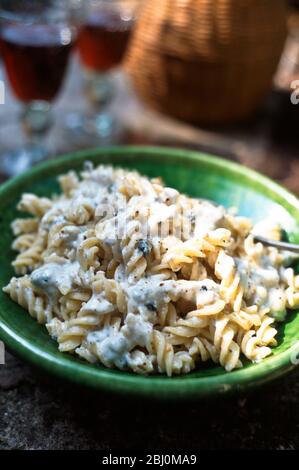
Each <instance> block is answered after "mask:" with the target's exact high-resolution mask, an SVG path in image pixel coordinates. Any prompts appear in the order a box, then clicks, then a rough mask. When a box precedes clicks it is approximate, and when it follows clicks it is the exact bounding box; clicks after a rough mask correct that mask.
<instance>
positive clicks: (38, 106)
mask: <svg viewBox="0 0 299 470" xmlns="http://www.w3.org/2000/svg"><path fill="white" fill-rule="evenodd" d="M20 120H21V124H22V128H23V131H24V133H25V135H26V137H27V140H28V147H29V149H30V154H31V161H32V163H36V162H38V161H40V160H42V159H43V158H45V156H46V154H47V152H46V148H45V146H44V145H43V140H44V138H45V136H46V134H47V132H48V131H49V129H50V128H51V127H52V124H53V117H52V109H51V105H50V104H49V103H48V102H46V101H32V102H30V103H26V104H24V105H23V108H22V110H21V115H20Z"/></svg>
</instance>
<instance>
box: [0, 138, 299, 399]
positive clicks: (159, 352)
mask: <svg viewBox="0 0 299 470" xmlns="http://www.w3.org/2000/svg"><path fill="white" fill-rule="evenodd" d="M0 207H1V219H0V225H1V230H0V233H1V237H0V244H1V250H0V257H1V260H0V261H1V271H0V280H1V293H0V337H1V339H2V340H3V341H4V343H5V344H6V345H7V347H8V348H10V349H11V350H12V351H13V352H15V353H16V354H18V355H20V356H21V357H22V358H24V359H25V360H28V361H30V362H32V363H34V364H36V365H38V366H40V367H41V368H43V369H45V370H46V371H48V372H51V373H54V374H56V375H58V376H60V377H63V378H65V379H67V380H71V381H74V382H77V383H80V384H84V385H87V386H90V387H94V388H98V389H102V390H106V391H110V392H116V393H117V392H119V393H124V394H134V395H141V396H151V397H156V398H162V399H163V398H167V399H174V400H175V399H186V398H191V397H200V396H205V395H209V396H212V395H216V394H220V393H226V392H231V391H236V390H242V389H245V388H250V387H253V386H257V385H261V384H263V383H266V382H268V381H270V380H273V379H275V378H278V377H280V376H282V375H284V374H286V373H287V372H290V371H291V370H293V369H294V368H295V367H296V365H297V363H298V362H299V359H298V358H299V315H297V314H298V311H299V275H298V274H297V264H298V261H297V257H295V256H294V255H292V254H291V253H288V252H283V251H278V250H277V249H276V248H271V247H266V246H263V245H262V244H261V243H256V242H255V239H254V235H260V236H264V237H266V238H270V239H274V240H280V239H282V238H287V239H288V240H290V241H292V242H296V241H299V230H298V223H299V202H298V200H297V199H296V197H295V196H293V195H292V194H290V193H289V192H288V191H287V190H285V189H284V188H282V187H281V186H279V185H278V184H276V183H275V182H273V181H271V180H269V179H267V178H266V177H264V176H262V175H260V174H258V173H256V172H254V171H252V170H249V169H247V168H245V167H242V166H240V165H238V164H236V163H232V162H228V161H226V160H222V159H220V158H217V157H213V156H210V155H206V154H201V153H198V152H192V151H185V150H176V149H167V148H151V147H115V148H107V149H96V150H90V151H84V152H80V153H76V154H71V155H66V156H63V157H60V158H59V159H56V160H52V161H48V162H46V163H43V164H41V165H39V166H37V167H35V168H33V169H31V170H30V171H28V172H26V173H24V174H22V175H21V176H18V177H16V178H14V179H13V180H10V181H9V182H7V183H5V184H4V185H2V186H1V188H0Z"/></svg>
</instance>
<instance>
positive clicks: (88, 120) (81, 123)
mask: <svg viewBox="0 0 299 470" xmlns="http://www.w3.org/2000/svg"><path fill="white" fill-rule="evenodd" d="M66 126H67V129H68V131H69V132H70V134H71V135H72V138H73V139H74V141H75V142H76V143H77V144H80V143H81V144H82V145H87V146H103V145H111V144H116V143H119V142H120V141H121V139H122V137H123V134H124V131H123V129H122V126H121V124H120V123H119V122H118V120H117V119H116V118H115V117H114V116H113V115H111V114H109V113H99V114H92V115H84V114H80V113H71V114H69V115H68V116H67V119H66Z"/></svg>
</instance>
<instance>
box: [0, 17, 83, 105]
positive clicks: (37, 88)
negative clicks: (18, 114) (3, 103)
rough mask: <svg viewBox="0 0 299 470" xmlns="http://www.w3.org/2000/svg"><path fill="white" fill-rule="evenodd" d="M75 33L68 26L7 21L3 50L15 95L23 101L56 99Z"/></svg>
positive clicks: (0, 46)
mask: <svg viewBox="0 0 299 470" xmlns="http://www.w3.org/2000/svg"><path fill="white" fill-rule="evenodd" d="M73 40H74V38H73V35H72V32H71V29H70V28H68V27H64V28H62V27H61V26H56V25H49V24H44V25H43V24H32V25H25V24H24V25H23V24H21V23H18V24H6V25H3V26H2V27H1V29H0V49H1V53H2V57H3V61H4V64H5V67H6V72H7V75H8V78H9V81H10V84H11V86H12V88H13V90H14V93H15V95H16V96H17V98H19V100H21V101H22V102H25V103H26V102H30V101H33V100H44V101H52V100H53V99H54V98H55V96H56V95H57V93H58V91H59V89H60V86H61V84H62V81H63V78H64V74H65V71H66V66H67V63H68V58H69V54H70V52H71V48H72V45H73Z"/></svg>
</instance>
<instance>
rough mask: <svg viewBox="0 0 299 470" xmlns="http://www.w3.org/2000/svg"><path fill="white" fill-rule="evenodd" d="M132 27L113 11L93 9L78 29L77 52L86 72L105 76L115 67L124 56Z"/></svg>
mask: <svg viewBox="0 0 299 470" xmlns="http://www.w3.org/2000/svg"><path fill="white" fill-rule="evenodd" d="M133 23H134V18H133V17H132V16H125V14H124V13H123V14H122V12H121V11H119V10H118V9H117V8H113V7H107V6H106V7H104V6H99V7H98V8H97V9H93V10H92V11H91V13H90V15H89V17H88V18H87V22H86V24H85V25H84V26H83V27H82V28H81V31H80V33H79V37H78V48H79V52H80V56H81V60H82V62H83V64H84V65H85V67H86V68H88V69H91V70H94V71H97V72H106V71H107V70H110V69H111V68H113V67H115V66H116V65H118V64H119V63H120V62H121V60H122V58H123V55H124V53H125V50H126V47H127V44H128V40H129V37H130V32H131V29H132V26H133Z"/></svg>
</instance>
